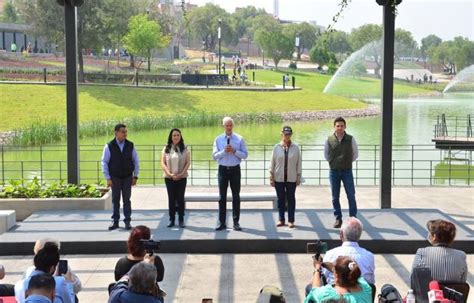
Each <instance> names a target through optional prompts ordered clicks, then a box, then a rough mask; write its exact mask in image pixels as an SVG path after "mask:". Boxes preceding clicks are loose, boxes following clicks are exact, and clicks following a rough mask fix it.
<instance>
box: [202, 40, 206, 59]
mask: <svg viewBox="0 0 474 303" xmlns="http://www.w3.org/2000/svg"><path fill="white" fill-rule="evenodd" d="M202 62H206V41H204V40H202Z"/></svg>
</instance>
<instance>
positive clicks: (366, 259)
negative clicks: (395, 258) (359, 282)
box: [323, 217, 375, 284]
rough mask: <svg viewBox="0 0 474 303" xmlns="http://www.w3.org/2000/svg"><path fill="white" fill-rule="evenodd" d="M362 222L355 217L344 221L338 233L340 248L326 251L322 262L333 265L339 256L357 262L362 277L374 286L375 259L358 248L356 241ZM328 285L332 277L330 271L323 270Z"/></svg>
mask: <svg viewBox="0 0 474 303" xmlns="http://www.w3.org/2000/svg"><path fill="white" fill-rule="evenodd" d="M362 230H363V226H362V222H360V221H359V219H357V218H355V217H349V218H347V219H346V220H344V222H343V224H342V226H341V229H340V231H339V237H340V239H341V241H342V244H341V246H338V247H336V248H333V249H331V250H328V251H327V252H326V254H325V255H324V258H323V262H330V263H334V262H335V261H336V259H337V258H338V257H340V256H346V257H349V258H351V259H353V260H354V261H356V262H357V264H358V267H359V269H360V271H361V274H362V277H363V278H364V279H365V280H366V281H367V282H368V283H371V284H375V274H374V273H375V259H374V255H373V254H372V253H371V252H370V251H368V250H366V249H364V248H362V247H360V246H359V243H358V241H359V240H360V236H361V234H362ZM323 274H324V276H326V279H327V282H328V284H331V283H333V281H334V275H333V273H332V272H331V271H329V270H327V269H323Z"/></svg>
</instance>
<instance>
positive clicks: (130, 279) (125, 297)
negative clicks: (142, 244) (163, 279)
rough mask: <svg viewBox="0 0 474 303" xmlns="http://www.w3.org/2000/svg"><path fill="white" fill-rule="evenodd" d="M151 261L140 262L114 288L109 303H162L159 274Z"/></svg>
mask: <svg viewBox="0 0 474 303" xmlns="http://www.w3.org/2000/svg"><path fill="white" fill-rule="evenodd" d="M149 260H150V259H147V260H146V261H143V262H139V263H137V264H135V265H133V267H132V268H131V269H130V271H129V272H128V273H127V274H126V275H124V276H123V277H122V278H121V279H120V280H119V281H118V282H117V283H116V284H115V285H114V287H113V288H112V291H111V293H110V297H109V303H136V302H140V303H162V302H163V301H162V300H161V299H160V298H158V293H159V289H158V287H157V284H156V282H155V281H156V279H157V272H156V267H155V266H153V264H152V263H148V262H149Z"/></svg>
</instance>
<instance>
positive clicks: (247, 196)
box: [184, 192, 278, 209]
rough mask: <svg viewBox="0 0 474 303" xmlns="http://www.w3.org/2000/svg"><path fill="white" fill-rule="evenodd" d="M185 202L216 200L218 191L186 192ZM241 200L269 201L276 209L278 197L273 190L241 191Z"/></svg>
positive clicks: (228, 196)
mask: <svg viewBox="0 0 474 303" xmlns="http://www.w3.org/2000/svg"><path fill="white" fill-rule="evenodd" d="M184 200H185V201H186V202H218V201H219V193H186V194H185V196H184ZM227 201H232V194H228V195H227ZM240 201H241V202H262V201H271V202H272V205H273V209H278V199H277V196H276V194H275V193H274V192H265V193H241V194H240Z"/></svg>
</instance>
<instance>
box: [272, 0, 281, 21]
mask: <svg viewBox="0 0 474 303" xmlns="http://www.w3.org/2000/svg"><path fill="white" fill-rule="evenodd" d="M273 17H274V18H275V19H280V2H279V0H273Z"/></svg>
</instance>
